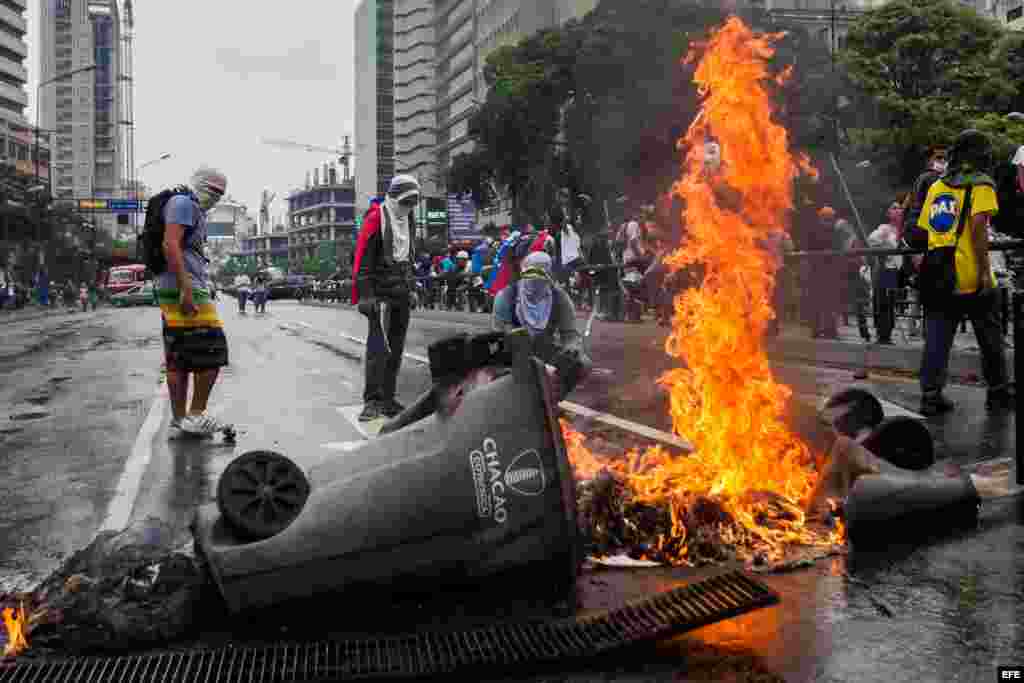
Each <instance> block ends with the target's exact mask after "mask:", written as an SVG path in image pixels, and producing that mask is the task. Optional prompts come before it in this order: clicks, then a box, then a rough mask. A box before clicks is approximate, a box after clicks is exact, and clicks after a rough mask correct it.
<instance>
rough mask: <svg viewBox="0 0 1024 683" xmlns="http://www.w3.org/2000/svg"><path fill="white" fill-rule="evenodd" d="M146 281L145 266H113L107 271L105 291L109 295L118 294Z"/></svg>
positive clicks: (136, 264) (135, 264)
mask: <svg viewBox="0 0 1024 683" xmlns="http://www.w3.org/2000/svg"><path fill="white" fill-rule="evenodd" d="M145 281H146V266H144V265H142V264H141V263H133V264H131V265H127V266H114V267H113V268H111V269H110V270H108V271H107V277H106V282H104V283H103V284H105V285H106V287H107V291H108V292H110V293H111V294H120V293H121V292H124V291H126V290H129V289H131V288H132V287H134V286H136V285H141V284H142V283H143V282H145Z"/></svg>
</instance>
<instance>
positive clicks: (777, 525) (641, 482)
mask: <svg viewBox="0 0 1024 683" xmlns="http://www.w3.org/2000/svg"><path fill="white" fill-rule="evenodd" d="M777 38H778V36H776V35H759V34H755V33H754V32H753V31H751V30H750V29H749V28H748V27H747V26H746V25H745V24H744V23H743V22H742V21H741V20H740V19H738V18H736V17H731V18H730V19H729V20H728V21H727V22H726V23H725V25H724V26H723V27H722V28H720V29H719V30H718V31H716V32H715V33H714V34H713V35H712V36H711V38H710V40H709V41H708V42H707V43H705V44H704V45H701V46H698V47H697V48H696V49H695V50H693V51H691V53H690V55H689V56H688V57H687V60H688V61H695V60H697V58H698V52H699V53H700V57H699V62H698V65H697V69H696V73H695V76H694V80H695V82H696V84H697V87H698V89H699V91H700V92H701V94H702V95H703V96H704V102H703V105H702V108H701V111H700V113H699V114H698V116H697V118H696V119H695V120H694V122H693V123H692V125H691V126H690V129H689V130H688V131H687V133H686V135H685V136H684V138H683V139H682V140H680V141H679V147H680V148H681V149H685V150H687V152H686V162H685V173H684V175H683V178H682V179H681V180H679V181H678V182H677V183H676V185H675V188H674V192H675V194H677V195H678V196H680V197H681V198H682V199H684V200H685V203H686V210H685V213H686V215H685V223H686V226H687V236H686V238H685V239H684V242H683V244H682V245H680V247H679V248H678V249H677V250H676V251H675V252H674V253H673V254H672V255H671V256H670V257H669V258H668V263H669V265H670V266H671V267H672V268H674V269H681V268H686V267H689V266H699V267H700V268H701V269H702V272H703V277H702V282H701V285H700V287H699V288H695V289H690V290H687V291H685V292H684V293H682V294H680V295H679V296H678V297H677V298H676V300H675V315H674V318H673V321H672V333H671V335H670V336H669V339H668V341H667V343H666V352H667V353H668V354H669V355H671V356H673V357H675V358H678V359H679V360H680V361H681V363H680V367H678V368H676V369H673V370H671V371H669V372H667V373H666V374H665V375H663V376H662V377H661V378H660V380H659V383H660V384H661V385H662V386H663V387H665V389H666V390H667V391H668V394H669V401H670V410H671V415H672V421H673V429H674V431H675V432H676V433H677V434H679V435H680V436H684V437H685V438H686V439H688V440H689V441H690V442H691V443H693V444H694V446H695V451H696V452H695V453H694V454H693V455H676V454H672V453H669V452H667V451H665V450H663V449H661V448H651V449H649V450H647V451H646V452H643V453H639V452H634V453H631V454H630V455H629V456H628V458H626V459H625V460H622V459H620V460H617V461H615V462H610V463H609V462H607V461H606V459H603V458H599V457H596V456H595V455H594V454H593V453H591V452H590V451H589V450H588V449H587V447H586V446H585V445H584V440H583V437H582V436H581V435H579V434H576V433H574V432H573V431H572V430H571V429H569V428H567V427H565V426H564V427H563V431H566V440H567V444H568V446H569V451H570V459H571V460H572V462H573V464H574V466H575V468H576V474H577V478H578V479H580V480H581V481H582V482H583V483H582V484H581V486H580V500H579V505H580V515H581V519H583V520H584V523H585V525H587V526H588V531H589V533H590V534H591V536H592V539H593V542H594V552H595V553H597V554H606V553H613V552H626V553H627V554H629V555H630V556H633V557H637V558H644V559H654V560H656V561H659V562H664V563H666V564H672V565H688V564H703V563H706V562H710V561H720V560H728V559H739V560H745V561H750V562H754V563H757V562H761V563H763V562H767V561H778V560H781V559H782V558H783V556H784V553H785V551H786V548H787V547H789V546H823V547H830V546H831V545H832V544H834V543H836V542H838V541H840V538H841V537H840V534H841V529H838V528H829V527H828V526H827V525H823V526H821V527H820V528H816V527H812V526H810V525H808V523H807V520H806V519H805V515H804V512H803V510H802V507H801V506H802V505H803V504H805V503H806V502H807V500H808V498H809V496H810V493H811V491H812V489H813V486H814V483H815V480H816V474H815V471H814V462H813V458H812V457H811V453H810V450H809V448H808V447H807V446H806V445H805V444H804V443H803V442H802V441H801V440H800V439H799V438H798V437H797V436H796V435H795V434H794V433H792V431H791V430H790V429H789V428H788V427H787V426H786V425H785V423H784V419H783V415H784V411H785V407H786V402H787V400H788V398H789V396H790V393H791V392H790V390H789V389H788V388H787V387H785V386H782V385H780V384H779V383H777V382H776V381H775V379H774V378H773V376H772V373H771V368H770V366H769V363H768V358H767V355H766V353H765V348H764V343H763V339H764V336H765V331H766V328H767V325H768V323H769V321H770V320H771V318H772V316H773V312H772V307H771V303H770V302H771V294H772V289H773V286H774V280H775V273H776V270H777V269H778V267H779V263H778V262H777V261H776V259H775V256H774V255H773V253H772V252H771V250H770V249H768V248H766V244H767V243H768V241H770V240H771V239H772V238H773V237H776V236H778V235H780V234H782V233H783V232H784V231H785V226H786V225H787V221H788V214H789V212H790V210H791V208H792V187H793V181H794V179H795V178H796V177H797V176H798V175H800V174H801V173H807V174H810V175H816V173H815V171H814V169H813V168H811V167H810V166H809V164H808V163H807V161H806V160H805V159H803V158H798V157H794V156H793V155H792V154H791V153H790V151H789V148H788V137H787V133H786V130H785V129H784V128H782V127H781V126H780V125H778V124H777V123H776V122H775V121H774V120H773V118H772V116H773V113H774V108H773V106H772V93H771V92H770V87H772V84H781V83H783V82H784V81H785V79H786V77H787V75H788V74H786V73H783V74H781V75H773V74H771V73H769V70H768V60H769V58H770V57H771V55H772V53H773V49H772V43H773V41H774V40H776V39H777ZM712 147H713V148H714V150H715V152H716V153H715V154H713V155H710V156H709V155H708V154H707V150H708V149H709V148H712ZM711 157H713V158H711ZM709 159H710V161H709Z"/></svg>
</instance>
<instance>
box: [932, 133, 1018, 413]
mask: <svg viewBox="0 0 1024 683" xmlns="http://www.w3.org/2000/svg"><path fill="white" fill-rule="evenodd" d="M991 168H992V143H991V141H990V140H989V138H988V136H986V135H985V134H984V133H982V132H981V131H978V130H974V129H968V130H965V131H963V132H962V133H960V135H958V136H957V138H956V141H955V142H954V143H953V147H952V149H951V150H950V158H949V167H948V168H947V169H946V171H945V173H944V174H943V175H942V177H941V178H939V179H938V180H936V181H935V182H933V183H932V184H931V186H930V187H929V189H928V194H927V197H926V199H925V202H924V205H923V208H922V211H921V213H920V217H919V218H918V221H917V229H916V230H915V231H914V235H913V237H912V239H913V240H914V243H915V244H914V246H917V247H918V248H925V249H927V251H926V253H925V259H924V263H923V264H922V269H921V274H920V281H921V293H922V297H923V300H924V304H925V348H924V354H923V356H922V359H921V413H923V414H924V415H937V414H939V413H944V412H947V411H950V410H952V409H953V408H954V407H955V406H954V404H953V402H952V401H950V400H949V399H948V398H946V397H945V396H944V395H943V393H942V391H943V389H944V387H945V384H946V375H947V369H948V367H949V352H950V349H951V348H952V346H953V337H954V336H955V334H956V329H957V326H958V325H959V324H960V321H961V320H963V318H964V317H969V318H970V319H971V327H973V328H974V334H975V336H976V337H977V340H978V347H979V349H980V351H981V364H982V372H983V373H984V375H985V382H986V384H987V385H988V392H987V400H986V402H985V405H986V407H987V408H988V409H990V410H1000V409H1002V410H1006V409H1012V408H1013V406H1014V400H1013V398H1014V393H1015V391H1014V387H1013V385H1012V384H1011V383H1010V381H1009V377H1008V373H1007V367H1006V356H1005V352H1004V350H1003V338H1002V324H1001V320H1000V314H1001V312H1000V301H999V295H998V291H997V289H996V279H995V276H994V274H993V272H992V264H991V261H990V260H989V248H988V240H989V223H990V222H991V219H992V217H993V216H994V215H995V214H996V213H997V212H998V211H999V206H998V201H997V199H996V189H995V181H993V180H992V178H991V177H990V176H989V175H988V173H989V171H990V169H991Z"/></svg>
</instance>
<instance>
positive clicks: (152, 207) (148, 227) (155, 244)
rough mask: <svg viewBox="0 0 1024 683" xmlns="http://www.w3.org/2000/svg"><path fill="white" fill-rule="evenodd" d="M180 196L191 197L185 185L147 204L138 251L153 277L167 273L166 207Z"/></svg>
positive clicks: (163, 193) (162, 193) (170, 190)
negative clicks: (172, 199)
mask: <svg viewBox="0 0 1024 683" xmlns="http://www.w3.org/2000/svg"><path fill="white" fill-rule="evenodd" d="M179 194H187V195H191V194H192V190H190V189H189V188H188V187H187V186H185V185H179V186H177V187H172V188H170V189H167V190H164V191H163V192H161V193H159V194H156V195H153V196H152V197H150V198H149V202H148V203H147V204H146V223H145V226H144V227H143V229H142V234H141V235H139V239H138V251H137V253H138V254H140V255H141V257H142V259H143V263H145V264H146V268H147V269H148V270H149V272H150V273H152V274H153V275H159V274H160V273H164V272H166V271H167V257H166V256H164V229H165V227H166V226H165V225H164V207H165V206H167V202H168V201H170V199H171V197H174V196H176V195H179Z"/></svg>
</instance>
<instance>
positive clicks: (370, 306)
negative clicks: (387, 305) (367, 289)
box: [357, 296, 380, 318]
mask: <svg viewBox="0 0 1024 683" xmlns="http://www.w3.org/2000/svg"><path fill="white" fill-rule="evenodd" d="M357 308H358V310H359V312H360V313H362V314H363V315H365V316H366V317H367V318H369V317H372V316H375V315H377V314H378V313H379V312H380V301H379V300H378V299H377V297H373V296H368V297H360V298H359V305H358V306H357Z"/></svg>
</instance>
